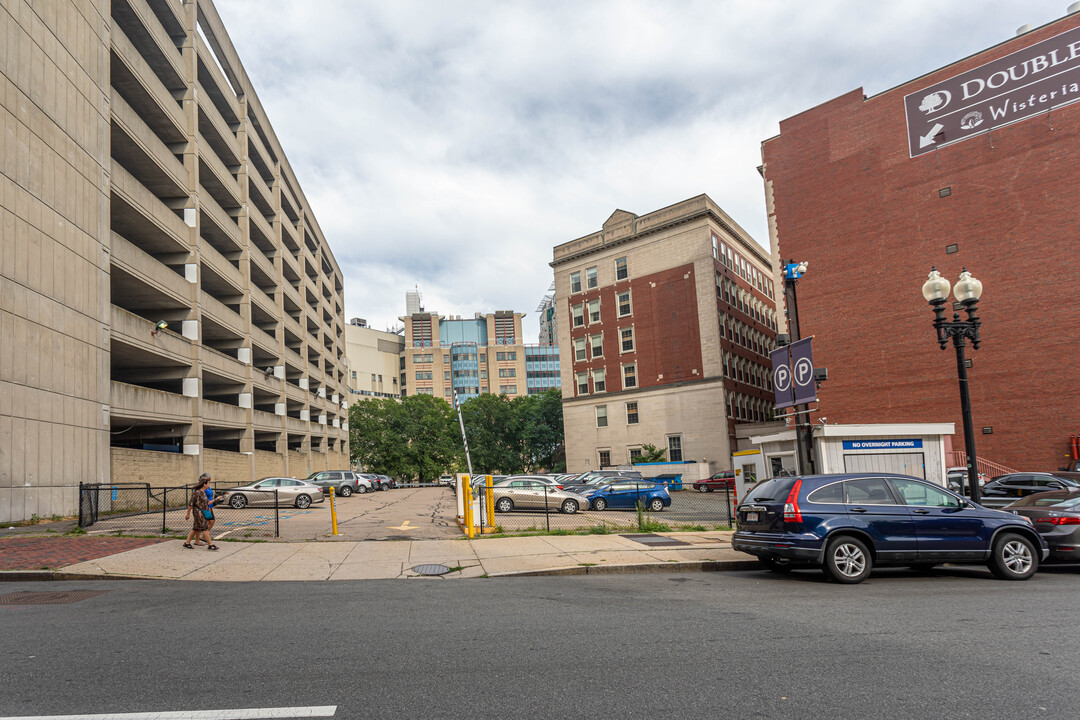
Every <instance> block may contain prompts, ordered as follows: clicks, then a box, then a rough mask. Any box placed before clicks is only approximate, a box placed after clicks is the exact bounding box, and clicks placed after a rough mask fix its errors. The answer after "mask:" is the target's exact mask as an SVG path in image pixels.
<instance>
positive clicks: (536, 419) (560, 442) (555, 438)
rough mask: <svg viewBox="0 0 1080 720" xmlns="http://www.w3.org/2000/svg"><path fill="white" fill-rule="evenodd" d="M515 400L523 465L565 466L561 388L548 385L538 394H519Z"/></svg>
mask: <svg viewBox="0 0 1080 720" xmlns="http://www.w3.org/2000/svg"><path fill="white" fill-rule="evenodd" d="M515 403H516V407H515V411H516V413H517V415H518V418H519V426H520V428H521V431H520V432H521V448H522V455H523V462H524V465H525V467H526V469H527V470H530V471H532V472H540V471H544V470H546V471H549V472H562V471H564V470H566V443H565V438H564V433H563V414H562V392H560V391H559V389H558V388H551V389H550V390H546V391H544V392H542V393H540V394H538V395H528V396H525V397H521V398H518V399H517V400H516V401H515Z"/></svg>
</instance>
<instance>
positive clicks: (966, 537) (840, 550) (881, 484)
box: [731, 473, 1049, 583]
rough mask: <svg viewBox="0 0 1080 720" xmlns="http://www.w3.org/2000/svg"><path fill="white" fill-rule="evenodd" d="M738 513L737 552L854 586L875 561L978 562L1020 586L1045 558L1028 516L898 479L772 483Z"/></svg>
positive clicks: (813, 478) (925, 565) (757, 489)
mask: <svg viewBox="0 0 1080 720" xmlns="http://www.w3.org/2000/svg"><path fill="white" fill-rule="evenodd" d="M736 513H737V516H738V523H739V529H738V531H736V533H735V535H734V537H732V540H731V546H732V547H733V548H735V549H736V550H740V551H742V552H745V553H750V554H751V555H756V556H757V557H758V559H760V560H761V561H762V562H764V563H765V564H766V565H768V566H769V568H770V569H771V570H774V571H776V572H784V571H787V570H790V569H791V568H793V567H799V566H818V567H821V569H822V570H824V571H825V574H826V575H827V576H828V577H830V578H831V579H833V580H836V581H837V582H842V583H857V582H862V581H863V580H865V579H866V577H867V576H868V575H869V574H870V570H871V568H873V566H874V565H908V566H911V567H913V568H917V569H929V568H931V567H933V566H934V565H936V564H939V563H944V562H950V563H986V564H987V565H988V566H989V568H990V570H991V571H993V573H994V574H995V575H997V576H998V577H999V578H1002V579H1004V580H1026V579H1028V578H1029V577H1031V576H1032V575H1034V574H1035V571H1036V570H1037V569H1038V567H1039V561H1040V560H1043V559H1045V558H1046V556H1047V553H1048V552H1049V550H1048V548H1047V545H1046V541H1045V540H1043V539H1042V537H1041V536H1040V535H1039V533H1037V532H1036V531H1035V529H1034V528H1033V527H1032V524H1031V522H1030V521H1029V520H1028V519H1027V518H1024V517H1022V516H1019V515H1014V514H1012V513H1007V512H1002V511H1000V510H990V509H988V508H984V507H982V506H981V505H975V504H973V503H972V502H970V501H969V500H967V499H966V498H962V497H960V496H959V495H956V494H954V493H951V492H949V491H948V490H946V489H945V488H943V487H941V486H939V485H934V484H933V483H929V482H927V481H925V480H920V479H918V478H913V477H907V476H904V475H888V474H884V473H881V474H867V473H860V474H854V475H810V476H806V477H778V478H772V479H771V480H765V481H763V482H761V483H758V484H757V485H755V486H754V487H753V488H752V489H751V490H750V492H748V493H747V494H746V499H745V500H744V501H743V502H742V504H741V505H739V507H738V508H736Z"/></svg>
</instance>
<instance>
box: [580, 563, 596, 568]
mask: <svg viewBox="0 0 1080 720" xmlns="http://www.w3.org/2000/svg"><path fill="white" fill-rule="evenodd" d="M598 564H599V563H578V565H580V566H582V567H596V566H597V565H598Z"/></svg>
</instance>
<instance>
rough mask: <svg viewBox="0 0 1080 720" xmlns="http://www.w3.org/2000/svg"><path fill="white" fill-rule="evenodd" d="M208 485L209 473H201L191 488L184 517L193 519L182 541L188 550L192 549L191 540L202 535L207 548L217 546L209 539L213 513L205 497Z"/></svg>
mask: <svg viewBox="0 0 1080 720" xmlns="http://www.w3.org/2000/svg"><path fill="white" fill-rule="evenodd" d="M208 485H210V473H203V474H202V475H200V476H199V482H198V483H197V484H196V485H195V487H194V488H192V489H191V499H190V500H189V501H188V509H187V516H186V519H188V518H190V519H193V522H192V524H191V531H190V532H188V536H187V540H186V541H185V542H184V547H185V548H187V549H188V550H193V549H194V546H193V545H192V544H191V541H192V540H194V539H195V538H197V537H202V538H203V539H204V540H205V541H206V544H207V546H208V547H207V549H208V550H217V549H218V546H217V545H215V544H214V543H213V541H212V540H211V539H210V520H211V518H213V517H214V513H213V511H212V510H210V503H209V502H208V501H207V499H206V488H207V486H208ZM192 510H194V513H192Z"/></svg>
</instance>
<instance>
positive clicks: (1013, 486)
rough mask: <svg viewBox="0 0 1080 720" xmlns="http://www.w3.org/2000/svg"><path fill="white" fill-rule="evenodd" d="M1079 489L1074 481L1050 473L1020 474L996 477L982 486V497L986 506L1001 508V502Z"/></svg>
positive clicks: (1078, 484) (1079, 485) (1078, 485)
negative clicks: (1056, 491)
mask: <svg viewBox="0 0 1080 720" xmlns="http://www.w3.org/2000/svg"><path fill="white" fill-rule="evenodd" d="M1074 487H1080V483H1078V482H1076V481H1075V480H1069V479H1066V478H1061V477H1057V476H1056V475H1052V474H1050V473H1042V472H1020V473H1009V474H1008V475H998V476H997V477H995V478H993V479H991V480H990V482H988V483H986V485H985V486H983V488H982V490H981V492H982V497H983V498H984V499H985V500H986V501H987V503H988V504H991V505H994V506H995V507H1001V505H1002V504H1004V503H1003V502H1002V500H1004V499H1006V498H1008V499H1015V498H1021V497H1027V496H1028V495H1034V494H1035V493H1041V492H1047V491H1049V490H1068V489H1069V488H1074Z"/></svg>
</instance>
